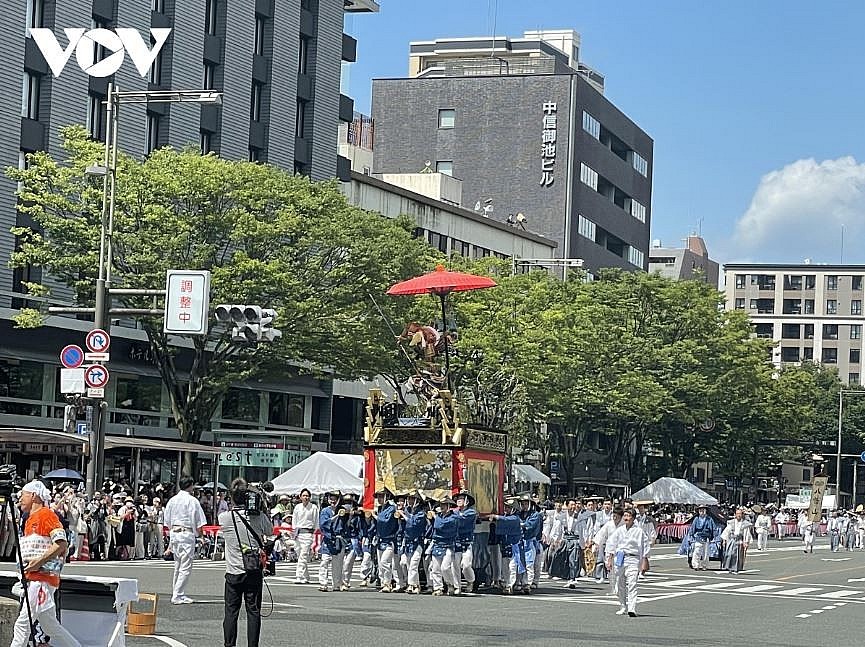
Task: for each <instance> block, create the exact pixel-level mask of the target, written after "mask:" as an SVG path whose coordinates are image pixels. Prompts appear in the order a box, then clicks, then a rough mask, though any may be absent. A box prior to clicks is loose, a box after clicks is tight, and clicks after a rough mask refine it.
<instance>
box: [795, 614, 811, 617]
mask: <svg viewBox="0 0 865 647" xmlns="http://www.w3.org/2000/svg"><path fill="white" fill-rule="evenodd" d="M796 617H797V618H810V617H811V614H810V613H800V614H799V615H798V616H796Z"/></svg>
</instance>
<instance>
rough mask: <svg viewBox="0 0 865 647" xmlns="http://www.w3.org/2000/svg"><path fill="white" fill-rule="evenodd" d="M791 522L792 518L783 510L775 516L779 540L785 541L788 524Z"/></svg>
mask: <svg viewBox="0 0 865 647" xmlns="http://www.w3.org/2000/svg"><path fill="white" fill-rule="evenodd" d="M789 520H790V517H789V516H787V513H786V512H784V511H783V510H778V512H777V513H776V514H775V526H776V532H777V533H778V539H779V540H783V539H784V536H785V535H786V534H787V522H788V521H789Z"/></svg>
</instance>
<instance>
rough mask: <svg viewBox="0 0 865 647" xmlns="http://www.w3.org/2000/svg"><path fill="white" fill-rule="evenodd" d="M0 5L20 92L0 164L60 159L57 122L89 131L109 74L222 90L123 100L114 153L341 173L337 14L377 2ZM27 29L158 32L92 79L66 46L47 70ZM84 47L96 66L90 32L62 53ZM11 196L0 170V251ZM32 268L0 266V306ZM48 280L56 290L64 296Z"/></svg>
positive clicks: (126, 86)
mask: <svg viewBox="0 0 865 647" xmlns="http://www.w3.org/2000/svg"><path fill="white" fill-rule="evenodd" d="M3 10H4V18H3V21H2V23H0V60H2V61H3V65H2V66H0V82H2V85H3V87H5V88H7V89H12V88H16V89H17V88H21V90H22V91H21V93H20V94H19V93H17V92H12V91H10V92H6V93H5V94H3V95H2V96H0V166H2V167H6V166H15V165H21V164H24V163H25V154H26V153H28V152H32V151H38V150H47V151H49V152H51V153H52V154H54V155H61V154H62V152H61V150H60V139H59V133H58V129H59V128H60V127H62V126H65V125H68V124H76V123H77V124H83V125H85V126H86V127H87V128H88V129H89V130H90V132H91V134H92V135H93V136H94V137H95V138H97V139H103V138H104V133H105V107H104V105H103V101H104V100H105V97H106V93H107V89H108V83H109V82H111V81H113V82H114V83H115V84H116V85H117V87H118V88H119V89H120V90H121V91H147V90H198V89H213V90H215V91H220V92H222V93H223V97H222V105H220V106H216V105H196V104H191V103H187V104H177V103H174V104H167V103H163V104H156V103H150V104H138V105H127V106H123V107H122V115H121V118H120V127H119V145H120V147H121V149H122V150H124V151H125V152H127V153H131V154H133V155H144V154H146V153H148V152H150V151H151V150H153V149H154V148H157V147H159V146H165V145H171V146H175V147H183V146H188V145H190V144H193V145H198V146H200V147H201V150H202V151H204V152H211V151H212V152H216V153H218V154H219V155H221V156H223V157H227V158H231V159H249V160H256V161H262V162H269V163H272V164H276V165H277V166H280V167H282V168H286V169H289V170H292V171H297V172H299V173H303V174H306V175H309V176H310V177H312V178H313V179H317V180H318V179H325V178H330V177H334V176H341V177H342V178H343V179H345V180H348V179H349V177H350V175H349V174H350V163H349V161H348V160H347V159H338V157H337V145H336V141H337V129H338V127H339V123H340V120H344V121H351V119H352V114H353V107H354V106H353V101H352V100H351V99H350V98H348V97H346V96H344V95H342V94H340V77H341V66H342V63H343V62H344V61H345V62H351V61H354V60H355V58H356V50H357V42H356V41H355V39H354V38H352V37H351V36H348V35H346V34H344V33H343V21H344V13H345V12H374V11H378V5H377V4H376V2H374V1H372V0H293V1H292V2H285V1H283V0H6V2H4V3H3ZM32 28H48V29H51V31H52V32H53V33H54V35H55V37H56V38H57V40H58V44H59V47H60V48H61V49H65V48H66V46H67V39H66V35H65V33H64V30H65V29H67V28H84V29H108V30H113V29H115V28H133V29H136V30H137V31H138V32H139V33H140V34H141V35H142V37H143V39H144V42H145V43H148V44H149V45H148V46H150V45H151V44H152V41H151V39H150V35H149V33H148V30H149V29H151V28H171V30H172V31H171V33H170V35H169V37H168V40H167V41H166V42H165V45H164V46H163V47H162V49H161V50H160V52H159V55H158V56H157V57H156V59H155V61H154V63H153V65H152V66H151V68H150V70H149V72H147V73H145V75H144V76H141V74H140V73H139V71H138V70H137V69H136V66H135V65H134V64H133V61H132V60H131V56H129V55H127V56H126V57H125V60H124V62H123V64H122V65H121V66H120V68H119V69H118V70H117V72H116V73H115V74H114V75H113V76H111V77H104V78H99V77H91V76H88V75H87V74H86V73H85V72H84V71H83V70H82V69H81V67H80V66H79V64H78V55H77V54H75V53H73V54H72V55H71V57H70V58H69V60H68V62H67V64H66V66H65V68H64V69H63V70H62V72H61V73H60V74H59V76H56V77H55V76H54V74H53V73H52V70H51V69H49V65H48V63H47V62H46V59H45V57H44V56H43V54H42V52H41V51H40V49H39V47H38V46H37V44H36V43H35V41H34V39H33V37H32V34H31V31H30V30H31V29H32ZM85 47H93V48H94V51H93V52H92V54H93V58H94V60H95V61H96V62H98V61H100V60H104V59H105V58H107V57H108V56H111V55H112V52H111V51H108V50H107V49H106V48H105V47H100V46H99V45H96V44H94V43H93V42H92V41H91V42H89V43H87V44H85V43H84V42H83V40H82V42H80V43H79V44H78V46H77V48H76V49H77V51H78V53H79V54H80V53H81V52H80V50H81V49H82V48H85ZM114 55H115V56H116V55H117V54H114ZM120 55H121V56H122V55H123V53H122V51H121V52H120ZM14 192H15V185H14V183H12V182H10V181H8V180H6V179H5V178H0V258H8V255H9V253H10V251H11V250H12V249H13V248H14V246H15V240H14V238H13V236H12V234H11V233H10V229H11V228H12V227H13V226H15V225H16V224H18V225H30V224H32V223H29V222H27V221H26V220H22V217H21V216H20V215H18V216H16V212H15V203H16V198H15V195H14ZM33 278H34V277H30V276H25V275H23V274H22V273H21V272H20V271H19V272H16V273H15V275H14V276H13V272H12V271H10V270H8V269H6V268H4V267H0V306H2V305H7V306H8V304H9V297H10V294H9V293H10V292H18V291H20V289H21V287H20V282H21V281H22V280H32V279H33ZM35 278H36V279H37V280H38V279H39V278H40V277H38V276H37V277H35ZM46 280H47V279H46ZM48 282H49V283H50V280H48ZM52 287H53V288H55V295H56V296H59V297H65V296H68V295H66V294H65V293H64V292H63V291H62V289H61V288H59V287H58V286H52Z"/></svg>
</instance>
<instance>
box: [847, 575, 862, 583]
mask: <svg viewBox="0 0 865 647" xmlns="http://www.w3.org/2000/svg"><path fill="white" fill-rule="evenodd" d="M850 582H865V577H851V578H850V579H848V580H847V584H849V583H850Z"/></svg>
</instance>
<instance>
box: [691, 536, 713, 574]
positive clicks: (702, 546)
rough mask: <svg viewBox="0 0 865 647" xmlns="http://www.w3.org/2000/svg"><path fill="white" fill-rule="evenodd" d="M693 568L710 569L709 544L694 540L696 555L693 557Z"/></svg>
mask: <svg viewBox="0 0 865 647" xmlns="http://www.w3.org/2000/svg"><path fill="white" fill-rule="evenodd" d="M691 566H693V567H694V568H696V569H700V568H709V542H707V541H706V542H703V541H699V540H697V539H695V540H694V554H693V555H691Z"/></svg>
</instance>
